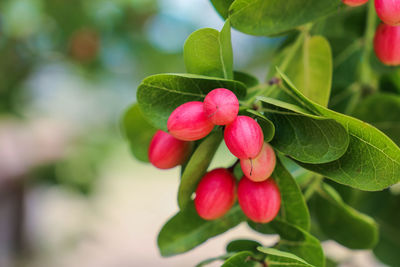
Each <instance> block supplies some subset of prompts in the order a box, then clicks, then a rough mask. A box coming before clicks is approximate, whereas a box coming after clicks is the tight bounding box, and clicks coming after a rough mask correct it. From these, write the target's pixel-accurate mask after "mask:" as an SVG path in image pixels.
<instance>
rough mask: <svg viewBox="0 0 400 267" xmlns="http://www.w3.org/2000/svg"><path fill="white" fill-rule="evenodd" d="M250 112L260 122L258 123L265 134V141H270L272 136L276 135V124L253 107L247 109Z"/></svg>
mask: <svg viewBox="0 0 400 267" xmlns="http://www.w3.org/2000/svg"><path fill="white" fill-rule="evenodd" d="M246 111H247V112H248V113H250V114H251V115H254V118H255V119H256V121H257V122H258V124H259V125H260V126H261V129H262V131H263V134H264V141H265V142H270V141H271V140H272V138H274V135H275V125H274V124H273V123H272V121H270V120H269V119H268V118H266V117H265V116H264V115H262V114H261V113H259V112H257V111H254V110H252V109H247V110H246Z"/></svg>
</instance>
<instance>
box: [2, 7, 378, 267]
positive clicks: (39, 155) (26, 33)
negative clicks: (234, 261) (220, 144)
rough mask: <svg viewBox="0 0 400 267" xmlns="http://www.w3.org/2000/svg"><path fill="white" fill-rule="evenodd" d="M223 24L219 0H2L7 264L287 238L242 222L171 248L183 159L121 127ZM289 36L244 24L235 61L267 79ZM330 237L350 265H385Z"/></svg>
mask: <svg viewBox="0 0 400 267" xmlns="http://www.w3.org/2000/svg"><path fill="white" fill-rule="evenodd" d="M222 25H223V20H222V19H221V18H220V17H218V15H217V13H216V12H215V11H214V10H213V7H212V6H211V4H210V3H209V1H207V0H190V1H187V0H159V1H155V0H114V1H106V0H1V1H0V267H14V266H18V267H19V266H29V267H31V266H32V267H36V266H37V267H52V266H57V267H64V266H65V267H72V266H74V267H75V266H82V267H91V266H93V267H94V266H96V267H129V266H150V267H152V266H176V267H178V266H194V265H195V264H196V263H197V262H199V261H201V260H203V259H205V258H208V257H212V256H218V255H219V254H221V253H222V252H223V249H224V246H225V244H226V243H227V242H228V241H229V240H231V239H233V238H240V237H243V238H245V237H246V238H254V239H256V240H258V241H261V242H263V243H264V244H266V245H267V244H273V243H274V242H275V241H276V240H277V239H276V238H274V237H271V238H268V239H266V238H265V237H262V236H260V235H258V234H256V233H253V232H251V231H250V230H248V229H247V228H246V227H245V226H244V225H242V226H239V227H238V228H236V229H234V230H232V231H230V232H228V233H227V234H225V235H222V236H220V237H217V238H214V239H212V240H210V241H209V242H208V243H206V244H205V245H202V246H200V247H199V248H196V249H195V250H193V251H191V252H189V253H186V254H184V255H181V256H176V257H173V258H167V259H163V258H161V257H160V255H159V253H158V250H157V246H156V238H157V234H158V231H159V229H160V228H161V226H162V225H163V223H164V222H165V221H166V220H167V219H168V218H169V217H170V216H172V215H173V214H174V213H175V212H176V211H177V209H178V208H177V204H176V191H177V186H178V182H179V177H178V173H179V169H173V170H169V171H160V170H157V169H155V168H152V167H151V166H150V165H147V164H144V163H140V162H138V161H137V160H135V159H134V158H133V157H132V156H131V155H130V152H129V148H128V145H127V143H126V142H125V141H124V139H123V137H122V134H121V131H120V118H121V115H122V114H123V112H124V110H125V109H126V108H127V107H128V106H129V105H131V104H132V103H134V102H135V95H136V88H137V86H138V84H139V83H140V81H141V80H142V79H143V78H145V77H146V76H149V75H151V74H156V73H166V72H185V70H184V64H183V57H182V47H183V43H184V41H185V39H186V37H187V36H188V35H189V34H190V33H191V32H193V31H194V30H196V29H199V28H203V27H211V28H216V29H221V27H222ZM281 41H282V38H275V39H268V38H261V37H252V36H248V35H244V34H242V33H239V32H236V31H233V33H232V42H233V49H234V64H235V69H237V70H246V72H249V73H253V74H255V75H256V76H258V77H259V78H260V79H261V80H263V79H264V77H265V74H266V73H267V69H268V62H270V59H271V56H272V55H271V51H272V48H273V47H275V46H276V45H277V44H279V42H281ZM324 248H325V249H326V250H327V254H328V255H330V256H331V257H333V258H336V259H340V260H342V261H343V262H344V264H343V265H342V266H363V267H368V266H380V265H378V263H377V262H376V261H375V260H374V258H373V257H372V256H371V254H370V253H368V252H362V251H360V252H356V253H351V254H350V252H349V251H347V250H345V249H343V248H341V247H340V246H338V245H336V244H334V243H329V242H328V243H324ZM213 266H218V264H216V265H213Z"/></svg>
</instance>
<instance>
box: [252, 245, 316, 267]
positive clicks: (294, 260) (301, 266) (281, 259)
mask: <svg viewBox="0 0 400 267" xmlns="http://www.w3.org/2000/svg"><path fill="white" fill-rule="evenodd" d="M258 250H259V251H260V252H263V253H265V254H267V255H268V256H267V258H266V260H265V262H266V263H267V265H268V267H287V266H297V267H313V265H311V264H309V263H307V262H306V261H305V260H303V259H301V258H299V257H297V256H296V255H294V254H292V253H288V252H284V251H279V250H277V249H274V248H267V247H259V248H258Z"/></svg>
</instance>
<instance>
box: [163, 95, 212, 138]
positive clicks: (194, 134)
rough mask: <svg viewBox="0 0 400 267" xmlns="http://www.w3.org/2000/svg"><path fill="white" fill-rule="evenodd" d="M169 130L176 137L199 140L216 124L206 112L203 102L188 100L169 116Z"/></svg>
mask: <svg viewBox="0 0 400 267" xmlns="http://www.w3.org/2000/svg"><path fill="white" fill-rule="evenodd" d="M167 127H168V131H169V133H170V134H172V135H173V136H174V137H175V138H178V139H180V140H184V141H194V140H199V139H201V138H203V137H205V136H206V135H208V134H209V133H210V132H211V131H212V129H213V128H214V124H212V122H211V121H210V120H209V119H208V118H207V116H206V114H205V113H204V109H203V103H202V102H199V101H191V102H187V103H185V104H183V105H180V106H179V107H177V108H176V109H175V110H174V111H173V112H172V113H171V115H170V116H169V119H168V123H167Z"/></svg>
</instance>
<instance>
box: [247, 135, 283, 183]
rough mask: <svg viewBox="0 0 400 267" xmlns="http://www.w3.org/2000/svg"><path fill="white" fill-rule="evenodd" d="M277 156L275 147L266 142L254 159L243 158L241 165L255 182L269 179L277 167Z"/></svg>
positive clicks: (248, 176)
mask: <svg viewBox="0 0 400 267" xmlns="http://www.w3.org/2000/svg"><path fill="white" fill-rule="evenodd" d="M275 164H276V156H275V152H274V149H273V148H272V147H271V146H270V145H269V144H268V143H264V145H263V147H262V148H261V152H260V154H258V155H257V157H255V158H253V159H241V160H240V166H241V167H242V171H243V174H244V175H245V176H246V177H247V178H249V179H250V180H252V181H253V182H261V181H264V180H267V179H268V178H269V177H270V176H271V174H272V172H273V171H274V169H275Z"/></svg>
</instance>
